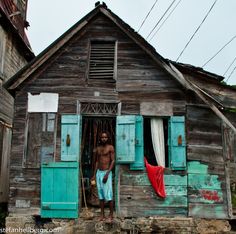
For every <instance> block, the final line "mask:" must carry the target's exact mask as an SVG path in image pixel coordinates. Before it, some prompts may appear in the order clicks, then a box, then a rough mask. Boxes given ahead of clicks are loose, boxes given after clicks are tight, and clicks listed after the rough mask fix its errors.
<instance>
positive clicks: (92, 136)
mask: <svg viewBox="0 0 236 234" xmlns="http://www.w3.org/2000/svg"><path fill="white" fill-rule="evenodd" d="M115 125H116V122H115V118H109V117H96V118H95V117H83V121H82V141H81V166H82V172H83V183H84V188H85V195H86V201H87V204H88V205H90V206H99V200H98V196H97V188H96V186H92V185H91V184H90V179H91V177H92V176H93V173H94V168H95V158H94V155H93V150H94V149H95V148H96V147H97V146H98V145H99V143H100V142H99V137H100V135H101V133H102V132H107V133H108V134H109V135H110V138H111V139H110V141H111V144H112V145H113V146H114V147H115ZM113 178H114V173H113ZM113 188H114V186H113ZM81 190H82V186H81ZM113 194H114V189H113ZM81 199H82V205H84V199H83V198H82V196H81ZM113 200H114V199H113Z"/></svg>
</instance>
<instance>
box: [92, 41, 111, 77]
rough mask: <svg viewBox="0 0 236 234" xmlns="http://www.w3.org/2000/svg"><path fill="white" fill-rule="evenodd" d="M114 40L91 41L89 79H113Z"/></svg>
mask: <svg viewBox="0 0 236 234" xmlns="http://www.w3.org/2000/svg"><path fill="white" fill-rule="evenodd" d="M115 70H116V43H115V41H91V44H90V61H89V79H108V80H114V79H115Z"/></svg>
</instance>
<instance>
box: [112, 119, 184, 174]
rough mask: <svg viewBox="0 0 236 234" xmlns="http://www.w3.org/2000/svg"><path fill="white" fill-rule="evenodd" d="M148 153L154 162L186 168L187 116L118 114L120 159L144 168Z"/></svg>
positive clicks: (171, 166)
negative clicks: (148, 116)
mask: <svg viewBox="0 0 236 234" xmlns="http://www.w3.org/2000/svg"><path fill="white" fill-rule="evenodd" d="M144 156H145V157H146V158H147V160H148V162H149V163H150V164H152V165H159V166H163V167H169V168H171V169H172V170H185V169H186V141H185V118H184V116H171V117H169V118H160V117H158V118H144V120H143V117H142V116H134V115H123V116H122V115H121V116H117V123H116V162H117V163H125V164H130V169H131V170H142V169H143V161H144V160H143V157H144Z"/></svg>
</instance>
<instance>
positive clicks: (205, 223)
mask: <svg viewBox="0 0 236 234" xmlns="http://www.w3.org/2000/svg"><path fill="white" fill-rule="evenodd" d="M35 221H36V222H35ZM6 228H7V231H8V232H6V233H14V234H18V233H33V231H34V230H38V231H39V230H41V232H43V231H44V232H45V231H49V232H50V233H55V234H56V233H57V234H73V233H104V234H106V233H107V234H108V233H123V234H125V233H129V234H136V233H137V234H138V233H160V234H167V233H168V234H175V233H176V234H195V233H196V234H197V233H201V234H209V233H232V232H230V229H231V227H230V225H229V222H228V221H227V220H212V219H211V220H210V219H193V218H182V217H176V218H164V217H149V218H137V219H134V218H132V219H120V218H115V219H114V220H113V222H112V223H108V222H99V221H98V219H97V218H96V219H92V220H85V219H83V218H79V219H76V220H62V219H52V220H51V219H48V220H46V219H44V220H43V219H41V220H40V222H39V220H38V221H37V218H35V217H23V216H17V217H16V216H12V217H7V219H6ZM13 228H14V229H15V232H13ZM22 230H23V231H25V232H23V231H22ZM17 231H18V232H17Z"/></svg>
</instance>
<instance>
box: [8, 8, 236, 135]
mask: <svg viewBox="0 0 236 234" xmlns="http://www.w3.org/2000/svg"><path fill="white" fill-rule="evenodd" d="M98 13H102V14H103V15H105V16H106V17H108V18H109V19H110V20H111V21H112V22H113V23H114V24H115V25H116V26H117V27H119V28H120V29H121V31H123V32H124V33H125V34H126V35H127V36H129V37H130V38H131V39H132V40H133V41H134V42H135V43H136V44H137V45H139V47H141V48H142V49H143V50H144V51H145V52H146V54H148V55H149V56H150V57H151V58H152V59H153V60H154V61H155V62H156V63H157V64H158V65H159V66H160V67H162V68H163V69H164V70H165V71H166V72H167V73H168V74H170V75H171V76H172V77H173V78H174V79H175V80H177V81H178V82H179V83H180V84H181V85H182V86H183V87H184V88H185V89H188V90H192V91H193V92H194V93H196V95H197V96H198V97H199V98H200V99H201V100H202V101H204V103H206V104H207V105H208V106H209V107H210V108H211V109H212V110H213V112H215V114H216V115H217V116H218V117H220V118H221V119H222V121H223V122H225V123H226V124H227V125H228V126H229V127H230V128H231V129H232V130H233V131H234V132H235V133H236V128H235V127H234V126H233V125H232V124H231V122H230V121H229V120H228V119H227V118H226V117H225V116H224V115H223V114H222V112H220V111H219V110H218V108H217V107H216V106H215V100H214V98H212V97H211V96H210V95H209V94H206V93H205V92H204V91H203V90H201V89H200V88H199V87H197V86H196V85H194V84H193V83H191V82H190V81H189V80H188V79H187V78H186V77H185V76H184V75H183V74H182V73H181V72H180V71H179V70H178V69H177V68H176V67H175V66H174V65H173V64H172V63H171V62H169V61H168V60H166V59H164V58H163V57H162V56H161V55H159V54H158V53H157V52H156V50H155V48H154V47H152V46H151V45H150V44H149V43H148V42H147V41H146V40H145V39H144V38H143V37H141V36H140V35H139V34H138V33H136V32H135V31H134V30H133V29H132V28H131V27H130V26H129V25H128V24H126V23H125V22H124V21H123V20H121V19H120V18H119V17H118V16H117V15H115V14H114V13H113V12H112V11H110V10H109V9H107V7H106V5H105V4H102V5H98V6H97V7H96V8H95V9H94V10H92V11H91V12H90V13H88V14H87V15H86V16H85V17H84V18H82V19H81V20H80V21H79V22H77V23H76V24H75V25H74V26H72V27H71V28H70V29H69V30H68V31H66V32H65V33H64V34H63V35H62V36H61V37H59V38H58V39H57V40H56V41H55V42H53V43H52V44H51V45H50V46H49V47H47V48H46V49H45V50H44V51H43V52H41V53H40V54H39V55H38V56H37V57H36V58H35V59H34V60H33V61H32V62H30V63H29V64H28V65H26V66H25V67H24V68H23V69H21V70H20V71H19V72H18V73H17V74H16V75H15V76H13V77H12V78H11V79H10V80H8V82H6V83H5V85H4V87H6V88H7V89H8V90H9V91H14V90H15V89H16V88H17V87H18V86H19V85H20V84H21V83H23V82H24V81H25V80H26V79H27V78H28V77H29V76H30V75H31V74H32V73H33V72H35V71H36V70H37V69H38V68H40V67H41V66H42V65H43V64H44V63H46V62H47V61H48V60H49V59H50V58H51V56H53V55H54V54H55V53H56V52H57V51H58V50H59V49H60V48H61V47H62V46H63V45H65V44H66V43H67V42H68V41H69V40H70V39H71V38H72V37H73V36H74V35H75V34H77V33H79V32H80V30H82V29H83V28H84V27H85V26H86V25H87V24H88V23H89V22H90V21H91V19H92V18H93V17H95V16H96V15H97V14H98Z"/></svg>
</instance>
